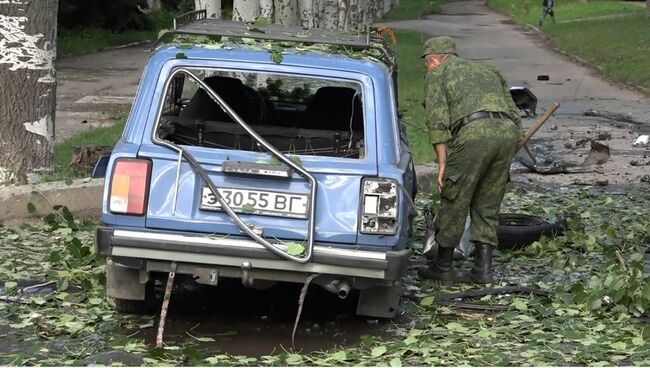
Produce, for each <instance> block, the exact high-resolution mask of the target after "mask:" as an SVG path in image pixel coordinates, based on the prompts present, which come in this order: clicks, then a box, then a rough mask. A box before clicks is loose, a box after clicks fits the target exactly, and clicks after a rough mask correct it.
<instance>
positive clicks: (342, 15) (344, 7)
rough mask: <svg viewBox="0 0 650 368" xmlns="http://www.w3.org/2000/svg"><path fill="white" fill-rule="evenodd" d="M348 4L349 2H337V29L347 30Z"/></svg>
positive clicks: (346, 0) (344, 0)
mask: <svg viewBox="0 0 650 368" xmlns="http://www.w3.org/2000/svg"><path fill="white" fill-rule="evenodd" d="M349 4H350V0H339V15H338V22H337V23H338V24H337V25H338V29H344V30H347V29H348V16H349V13H350V6H349Z"/></svg>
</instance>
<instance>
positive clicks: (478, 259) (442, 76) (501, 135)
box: [418, 36, 521, 284]
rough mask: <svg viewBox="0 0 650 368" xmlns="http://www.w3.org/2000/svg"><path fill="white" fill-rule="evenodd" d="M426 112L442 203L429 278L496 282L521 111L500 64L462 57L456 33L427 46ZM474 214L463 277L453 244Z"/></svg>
mask: <svg viewBox="0 0 650 368" xmlns="http://www.w3.org/2000/svg"><path fill="white" fill-rule="evenodd" d="M422 57H423V58H424V62H425V65H426V67H427V76H426V86H425V92H426V102H425V104H426V114H427V115H426V117H427V124H428V129H429V140H430V141H431V143H432V144H433V146H434V148H435V151H436V155H437V157H438V165H439V170H438V177H437V184H438V191H439V193H440V197H441V206H440V209H439V210H438V213H437V214H436V217H435V221H434V226H435V230H436V235H435V237H436V242H437V243H438V253H437V255H436V258H435V259H434V260H432V261H431V262H429V264H428V265H427V266H424V267H422V268H420V270H419V271H418V274H419V275H420V277H422V278H426V279H432V280H435V281H437V282H440V283H443V284H453V283H456V282H459V281H460V282H468V283H481V284H485V283H491V282H492V270H491V269H492V248H493V247H494V246H496V245H497V233H496V229H497V226H498V213H499V209H500V207H501V201H502V199H503V196H504V194H505V185H506V182H507V179H508V172H509V168H510V163H511V161H512V158H513V156H514V154H515V148H516V144H517V141H518V139H519V138H520V135H521V118H520V116H519V110H518V109H517V106H516V105H515V103H514V101H513V100H512V97H511V96H510V93H509V90H508V86H507V84H506V82H505V80H504V79H503V77H502V76H501V74H500V73H499V72H498V71H496V70H495V69H493V68H491V67H489V66H487V65H484V64H481V63H478V62H474V61H468V60H463V59H461V58H459V57H457V55H456V47H455V44H454V42H453V41H452V39H451V38H450V37H447V36H444V37H435V38H432V39H429V40H428V41H427V42H426V43H425V45H424V54H423V55H422ZM468 213H469V215H470V216H471V234H472V236H471V241H472V242H473V243H474V245H475V249H476V251H475V255H474V265H473V267H472V269H471V271H469V272H468V273H466V274H464V275H463V276H462V277H460V278H458V277H457V276H456V274H455V272H454V269H453V254H454V248H455V247H456V246H457V245H458V244H459V243H460V240H461V237H462V234H463V231H464V225H465V219H466V217H467V214H468Z"/></svg>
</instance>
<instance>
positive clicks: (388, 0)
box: [382, 0, 394, 16]
mask: <svg viewBox="0 0 650 368" xmlns="http://www.w3.org/2000/svg"><path fill="white" fill-rule="evenodd" d="M393 3H394V0H384V9H383V10H384V11H383V13H382V16H383V15H385V14H386V13H388V12H389V11H391V9H393Z"/></svg>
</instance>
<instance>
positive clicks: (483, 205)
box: [434, 119, 521, 248]
mask: <svg viewBox="0 0 650 368" xmlns="http://www.w3.org/2000/svg"><path fill="white" fill-rule="evenodd" d="M520 134H521V132H520V131H519V129H518V128H517V126H516V125H515V123H513V122H512V121H510V120H491V119H480V120H475V121H472V122H470V123H468V124H466V125H465V126H463V127H462V128H461V129H460V130H459V131H458V132H457V133H456V136H455V137H454V139H453V140H452V141H451V143H448V144H447V168H446V170H445V177H444V181H443V186H442V193H441V195H440V197H441V198H440V200H441V206H440V208H439V210H438V213H437V214H436V218H435V221H434V227H435V229H436V241H437V242H438V244H439V245H440V246H441V247H445V248H455V247H456V246H458V244H459V243H460V240H461V237H462V235H463V231H464V229H465V220H466V218H467V214H468V213H469V214H470V216H471V228H470V229H471V234H472V236H471V238H470V240H471V241H472V242H480V243H483V244H489V245H494V246H496V245H497V232H496V231H497V226H498V224H499V219H498V215H499V210H500V208H501V201H502V200H503V196H504V194H505V185H506V183H507V180H508V173H509V171H510V164H511V162H512V158H513V156H514V154H515V149H516V145H517V140H518V139H519V137H520Z"/></svg>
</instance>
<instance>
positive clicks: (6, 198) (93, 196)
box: [0, 178, 104, 223]
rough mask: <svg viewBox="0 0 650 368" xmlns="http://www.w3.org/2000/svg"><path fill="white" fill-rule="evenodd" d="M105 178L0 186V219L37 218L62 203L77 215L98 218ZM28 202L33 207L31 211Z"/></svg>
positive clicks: (1, 220) (13, 220)
mask: <svg viewBox="0 0 650 368" xmlns="http://www.w3.org/2000/svg"><path fill="white" fill-rule="evenodd" d="M103 192H104V179H90V178H88V179H77V180H74V181H72V183H70V184H69V185H68V184H66V182H62V181H57V182H51V183H41V184H29V185H20V186H15V187H6V188H2V189H0V222H2V223H4V222H10V223H11V222H16V221H20V220H26V219H29V218H39V217H42V216H45V215H47V214H49V213H51V212H52V211H53V209H52V207H53V206H56V205H62V206H66V207H68V209H69V210H70V212H72V213H73V214H74V215H75V216H78V217H94V218H99V215H100V211H101V206H102V195H103ZM29 203H32V204H33V205H34V207H35V211H33V212H32V213H30V212H29V211H28V209H27V206H28V204H29Z"/></svg>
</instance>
